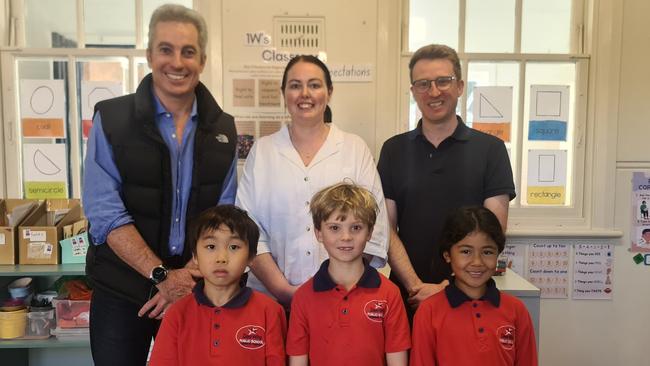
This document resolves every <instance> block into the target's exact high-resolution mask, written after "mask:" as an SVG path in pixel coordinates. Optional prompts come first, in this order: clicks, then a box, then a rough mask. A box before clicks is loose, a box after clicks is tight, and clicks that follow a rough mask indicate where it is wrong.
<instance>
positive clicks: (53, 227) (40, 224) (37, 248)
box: [18, 199, 81, 264]
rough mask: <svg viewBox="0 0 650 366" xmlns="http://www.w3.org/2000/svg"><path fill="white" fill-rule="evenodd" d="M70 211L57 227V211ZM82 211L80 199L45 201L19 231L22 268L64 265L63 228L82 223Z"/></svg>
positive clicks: (60, 219) (19, 259)
mask: <svg viewBox="0 0 650 366" xmlns="http://www.w3.org/2000/svg"><path fill="white" fill-rule="evenodd" d="M62 209H68V210H69V211H68V212H67V213H65V214H64V215H62V217H61V218H59V220H58V221H57V222H56V223H53V219H54V216H55V213H57V212H58V210H62ZM80 216H81V207H80V206H79V200H78V199H68V200H66V199H52V200H46V201H45V204H43V205H41V206H39V207H38V208H37V209H36V210H34V212H32V213H31V214H30V215H29V216H28V217H27V218H26V219H25V221H23V223H22V224H21V225H20V226H19V227H18V242H19V258H18V262H19V263H20V264H58V263H61V253H60V250H59V241H60V240H61V239H63V227H64V226H66V225H69V224H72V223H74V222H76V221H78V220H79V217H80Z"/></svg>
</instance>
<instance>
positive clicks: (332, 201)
mask: <svg viewBox="0 0 650 366" xmlns="http://www.w3.org/2000/svg"><path fill="white" fill-rule="evenodd" d="M309 210H310V212H311V217H312V220H313V221H314V227H315V228H316V229H318V230H320V228H321V223H322V222H323V221H325V220H327V219H328V218H329V217H330V216H331V215H332V214H333V213H334V212H335V211H339V212H340V213H341V216H340V217H338V218H339V219H341V220H345V218H346V214H349V213H351V214H352V215H354V217H356V218H357V219H359V220H361V221H362V222H363V223H364V224H365V225H367V226H368V229H369V230H372V228H374V227H375V222H376V221H377V212H378V211H379V208H378V206H377V201H376V200H375V197H374V196H373V195H372V193H370V192H369V191H368V190H367V189H365V188H363V187H361V186H359V185H356V184H353V183H348V182H342V183H338V184H335V185H332V186H329V187H326V188H324V189H322V190H320V191H319V192H318V193H316V194H315V195H314V197H312V199H311V203H310V204H309Z"/></svg>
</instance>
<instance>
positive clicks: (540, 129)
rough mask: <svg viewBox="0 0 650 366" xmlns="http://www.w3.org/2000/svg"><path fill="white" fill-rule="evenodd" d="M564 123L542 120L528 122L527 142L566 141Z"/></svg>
mask: <svg viewBox="0 0 650 366" xmlns="http://www.w3.org/2000/svg"><path fill="white" fill-rule="evenodd" d="M566 125H567V123H566V122H565V121H556V120H544V121H530V124H529V125H528V140H530V141H535V140H537V141H566V128H567V126H566Z"/></svg>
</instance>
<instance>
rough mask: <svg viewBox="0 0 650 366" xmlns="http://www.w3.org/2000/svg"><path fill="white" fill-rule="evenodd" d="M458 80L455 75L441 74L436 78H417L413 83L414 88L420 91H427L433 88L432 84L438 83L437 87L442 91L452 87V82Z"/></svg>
mask: <svg viewBox="0 0 650 366" xmlns="http://www.w3.org/2000/svg"><path fill="white" fill-rule="evenodd" d="M454 80H456V77H455V76H441V77H439V78H437V79H434V80H429V79H421V80H415V81H414V82H413V83H411V85H412V86H413V89H414V90H415V91H416V92H418V93H426V92H428V91H429V90H431V84H434V83H435V84H436V89H438V90H440V91H445V90H447V89H449V88H450V87H451V83H452V82H453V81H454Z"/></svg>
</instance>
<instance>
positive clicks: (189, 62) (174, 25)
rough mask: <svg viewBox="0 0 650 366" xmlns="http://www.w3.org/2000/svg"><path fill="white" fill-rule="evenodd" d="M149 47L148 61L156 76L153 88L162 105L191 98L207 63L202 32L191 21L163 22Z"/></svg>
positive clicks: (157, 27) (156, 30) (156, 29)
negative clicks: (174, 100)
mask: <svg viewBox="0 0 650 366" xmlns="http://www.w3.org/2000/svg"><path fill="white" fill-rule="evenodd" d="M154 34H155V36H154V40H153V42H152V43H151V44H152V46H151V48H150V49H147V62H148V63H149V67H150V68H151V73H152V75H153V88H154V91H155V93H156V95H157V96H158V98H160V100H161V101H162V103H163V105H164V104H165V102H166V101H169V100H172V99H176V100H179V99H180V100H183V101H190V100H193V98H194V88H196V86H197V84H198V83H199V75H200V74H201V72H203V67H204V66H205V57H202V56H201V49H200V47H199V35H198V31H197V29H196V27H195V26H194V25H193V24H191V23H181V22H160V23H158V24H156V27H155V33H154Z"/></svg>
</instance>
